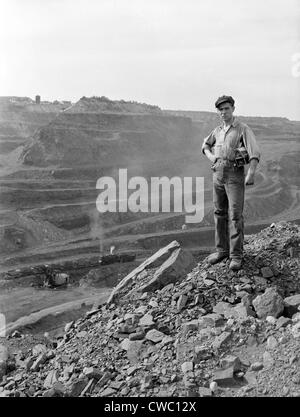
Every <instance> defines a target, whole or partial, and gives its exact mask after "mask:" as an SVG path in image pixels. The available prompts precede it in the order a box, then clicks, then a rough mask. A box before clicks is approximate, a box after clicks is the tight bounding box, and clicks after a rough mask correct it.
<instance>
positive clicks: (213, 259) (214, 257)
mask: <svg viewBox="0 0 300 417" xmlns="http://www.w3.org/2000/svg"><path fill="white" fill-rule="evenodd" d="M225 258H228V253H222V252H215V253H212V254H211V255H209V257H208V258H207V262H208V263H209V264H211V265H214V264H217V263H218V262H221V261H223V259H225Z"/></svg>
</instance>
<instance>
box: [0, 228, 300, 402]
mask: <svg viewBox="0 0 300 417" xmlns="http://www.w3.org/2000/svg"><path fill="white" fill-rule="evenodd" d="M299 229H300V228H299V226H297V225H295V224H291V223H285V222H280V223H276V224H272V225H271V226H270V227H268V228H266V229H264V230H263V231H261V232H260V233H258V234H256V235H251V236H249V237H248V238H247V241H246V244H245V253H246V255H245V261H244V265H243V269H242V270H240V271H239V272H238V273H235V272H231V271H230V270H229V265H228V261H227V262H225V261H224V262H222V263H220V264H218V265H215V266H209V265H208V264H207V263H206V262H205V261H204V262H201V263H199V264H198V265H196V266H194V265H195V264H194V260H193V259H192V257H191V255H190V253H188V252H187V251H186V250H183V249H182V248H180V245H179V244H178V243H177V242H176V241H175V242H172V243H171V244H170V245H168V246H167V247H166V248H163V249H161V250H160V251H159V252H157V253H156V254H154V255H153V256H152V257H151V258H149V259H148V260H147V261H145V262H144V263H143V264H142V265H140V266H139V267H138V268H136V269H135V270H134V271H132V272H131V273H130V274H129V275H127V276H126V277H125V278H124V279H123V280H122V281H121V282H120V283H119V284H118V285H117V287H116V288H115V290H114V292H113V293H112V296H111V297H110V299H109V301H108V302H107V304H106V305H102V306H98V305H95V306H94V308H93V310H92V311H90V312H88V313H87V314H86V316H85V317H83V318H81V319H79V320H78V321H76V322H71V323H68V324H67V325H66V327H65V332H64V334H63V335H61V337H60V338H58V339H56V340H52V339H51V338H50V337H49V335H47V334H45V335H44V336H43V337H41V338H40V340H39V343H38V344H36V340H35V339H33V338H32V337H31V336H30V335H24V334H22V333H20V332H18V331H15V332H14V333H13V334H11V335H9V336H8V337H7V338H5V339H3V342H2V345H1V350H0V372H1V376H2V382H1V383H0V395H1V396H45V397H48V396H105V397H108V396H113V397H114V396H117V397H118V396H146V397H148V396H201V397H206V396H216V397H218V396H299V395H300V370H299V361H300V349H299V338H300V279H299V278H300V277H299V242H300V234H299ZM1 376H0V377H1Z"/></svg>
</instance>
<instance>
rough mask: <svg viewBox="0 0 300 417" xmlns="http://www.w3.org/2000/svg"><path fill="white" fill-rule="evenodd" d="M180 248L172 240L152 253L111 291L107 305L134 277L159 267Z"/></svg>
mask: <svg viewBox="0 0 300 417" xmlns="http://www.w3.org/2000/svg"><path fill="white" fill-rule="evenodd" d="M178 248H180V244H179V243H178V242H177V241H176V240H173V242H171V243H170V244H169V245H167V246H165V247H164V248H162V249H160V250H158V251H157V252H155V253H154V255H152V256H150V258H148V259H146V260H145V261H144V262H143V263H141V265H139V266H138V267H137V268H135V269H134V270H133V271H131V272H130V273H129V274H128V275H126V277H124V278H123V279H122V280H121V281H120V282H119V284H118V285H117V286H116V287H115V288H114V289H113V291H112V293H111V294H110V296H109V299H108V300H107V304H110V303H112V302H113V300H114V299H115V297H116V296H117V294H118V293H119V292H120V290H121V289H122V288H124V287H126V286H127V285H128V284H130V283H131V282H132V281H135V279H136V277H137V276H138V275H139V274H140V273H141V272H142V271H144V270H145V269H146V268H154V267H158V266H159V265H161V264H162V263H163V262H165V261H166V259H168V258H169V257H170V255H171V254H172V252H173V251H174V250H175V249H178Z"/></svg>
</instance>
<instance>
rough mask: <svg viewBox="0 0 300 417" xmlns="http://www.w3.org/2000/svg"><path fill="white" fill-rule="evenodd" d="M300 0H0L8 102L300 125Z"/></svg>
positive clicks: (0, 68)
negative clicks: (229, 102)
mask: <svg viewBox="0 0 300 417" xmlns="http://www.w3.org/2000/svg"><path fill="white" fill-rule="evenodd" d="M299 22H300V0H263V1H262V0H251V1H250V0H201V1H199V0H0V96H13V95H14V96H29V97H31V98H34V97H35V95H36V94H40V95H41V97H42V100H51V101H53V100H55V99H57V100H71V101H73V102H75V101H77V100H79V99H80V97H82V96H86V97H89V96H106V97H108V98H110V99H112V100H120V99H124V100H135V101H139V102H145V103H148V104H154V105H158V106H160V107H161V108H162V109H175V110H176V109H181V110H205V111H215V108H214V102H215V100H216V98H217V97H219V96H220V95H223V94H228V95H232V96H233V97H234V98H235V100H236V113H237V114H243V115H247V116H282V117H288V118H290V119H292V120H300V88H299V87H300V28H299Z"/></svg>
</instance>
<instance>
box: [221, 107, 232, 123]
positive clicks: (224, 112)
mask: <svg viewBox="0 0 300 417" xmlns="http://www.w3.org/2000/svg"><path fill="white" fill-rule="evenodd" d="M233 112H234V106H232V105H231V104H230V103H222V104H220V106H219V107H218V113H219V115H220V117H221V119H222V121H223V122H229V121H230V120H231V119H232V117H233Z"/></svg>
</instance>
